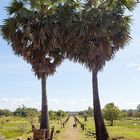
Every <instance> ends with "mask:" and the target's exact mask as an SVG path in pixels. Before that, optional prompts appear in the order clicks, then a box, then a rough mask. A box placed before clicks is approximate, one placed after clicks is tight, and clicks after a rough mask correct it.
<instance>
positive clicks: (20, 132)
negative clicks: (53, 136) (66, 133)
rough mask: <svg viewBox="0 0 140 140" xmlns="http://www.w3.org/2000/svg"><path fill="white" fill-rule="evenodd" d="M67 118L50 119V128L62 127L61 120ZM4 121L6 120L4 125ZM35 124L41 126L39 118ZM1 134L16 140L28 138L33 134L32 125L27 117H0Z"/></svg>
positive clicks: (10, 139)
mask: <svg viewBox="0 0 140 140" xmlns="http://www.w3.org/2000/svg"><path fill="white" fill-rule="evenodd" d="M65 119H66V118H63V119H61V120H52V121H50V128H52V127H53V126H54V127H55V131H56V130H57V129H58V130H59V129H60V127H61V122H62V121H64V120H65ZM2 122H4V124H3V126H2ZM35 126H36V128H39V122H38V118H36V119H35ZM29 132H30V133H29ZM0 136H4V137H5V138H6V140H15V139H17V138H23V139H27V138H28V137H29V136H32V133H31V125H30V123H29V121H28V119H26V118H19V117H3V118H0Z"/></svg>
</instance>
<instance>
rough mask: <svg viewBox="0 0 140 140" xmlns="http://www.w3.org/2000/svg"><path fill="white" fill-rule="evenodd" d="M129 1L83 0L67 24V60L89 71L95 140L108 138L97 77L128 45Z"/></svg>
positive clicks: (130, 1) (131, 0) (130, 3)
mask: <svg viewBox="0 0 140 140" xmlns="http://www.w3.org/2000/svg"><path fill="white" fill-rule="evenodd" d="M134 6H135V2H134V1H133V0H87V1H86V2H85V3H84V6H83V8H82V10H80V11H78V12H79V16H78V17H75V18H73V19H72V20H73V21H72V22H71V25H69V24H67V26H68V27H67V31H66V35H67V34H68V35H67V36H66V35H65V34H64V36H66V38H65V43H66V44H68V45H67V47H65V50H66V51H65V52H66V55H67V57H68V58H69V59H70V60H74V61H75V62H79V63H81V64H83V65H85V66H86V67H87V68H88V69H89V70H90V71H91V72H92V84H93V85H92V86H93V108H94V121H95V128H96V138H97V140H107V139H109V134H108V132H107V129H106V126H105V123H104V119H103V117H102V112H101V106H100V99H99V92H98V79H97V75H98V73H99V71H101V70H102V69H103V67H104V65H105V64H106V62H107V61H109V60H111V59H113V58H114V56H115V53H116V51H118V50H119V49H123V48H124V46H126V44H128V43H129V41H130V39H131V37H130V24H131V17H130V16H127V15H126V13H125V11H126V10H129V11H132V10H133V8H134Z"/></svg>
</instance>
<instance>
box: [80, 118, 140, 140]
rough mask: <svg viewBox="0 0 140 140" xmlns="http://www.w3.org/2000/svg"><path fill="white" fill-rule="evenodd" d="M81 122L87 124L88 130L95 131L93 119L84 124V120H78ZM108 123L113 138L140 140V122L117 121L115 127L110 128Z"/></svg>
mask: <svg viewBox="0 0 140 140" xmlns="http://www.w3.org/2000/svg"><path fill="white" fill-rule="evenodd" d="M78 119H79V120H80V121H81V122H83V123H85V125H86V129H87V130H90V131H91V130H94V131H95V128H94V121H93V119H92V118H88V121H87V122H84V119H83V118H80V117H79V118H78ZM108 124H109V123H108V122H106V126H107V129H108V132H109V134H110V136H111V137H117V136H123V137H124V138H126V139H131V140H140V120H139V121H138V120H121V121H115V122H114V126H109V125H108Z"/></svg>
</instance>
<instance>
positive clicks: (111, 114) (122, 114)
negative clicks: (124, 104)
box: [78, 103, 140, 126]
mask: <svg viewBox="0 0 140 140" xmlns="http://www.w3.org/2000/svg"><path fill="white" fill-rule="evenodd" d="M78 114H79V115H80V116H82V117H83V118H84V120H85V121H87V117H92V116H93V109H92V108H91V107H88V109H87V110H84V111H80V112H79V113H78ZM102 114H103V117H104V119H105V120H107V121H110V126H113V124H114V121H115V120H122V119H123V120H126V119H135V120H140V104H138V105H137V109H122V110H121V109H119V108H118V107H117V106H116V105H115V104H114V103H108V104H106V105H105V107H104V108H103V109H102Z"/></svg>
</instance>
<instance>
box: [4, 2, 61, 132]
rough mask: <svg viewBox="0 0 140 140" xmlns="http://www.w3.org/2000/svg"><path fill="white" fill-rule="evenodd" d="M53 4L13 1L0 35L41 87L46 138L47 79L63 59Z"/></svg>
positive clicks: (42, 121)
mask: <svg viewBox="0 0 140 140" xmlns="http://www.w3.org/2000/svg"><path fill="white" fill-rule="evenodd" d="M56 2H57V1H55V0H54V1H52V0H38V1H34V0H13V1H12V2H11V4H10V5H9V6H8V7H7V13H8V15H9V17H8V18H7V19H5V20H4V23H3V25H2V26H1V33H2V36H3V38H4V39H5V40H7V41H8V43H9V44H10V46H11V47H12V49H13V51H14V53H15V54H16V55H18V56H21V57H22V58H23V59H24V60H26V61H27V62H28V63H30V64H31V65H32V70H33V71H34V73H35V75H36V76H37V77H38V79H41V85H42V109H41V110H42V112H41V123H40V129H47V130H48V135H49V116H48V101H47V94H46V79H47V77H48V76H49V75H53V74H54V72H55V71H56V67H57V66H58V65H60V63H61V62H62V59H63V56H62V55H61V49H60V48H59V45H58V44H57V40H58V39H57V37H58V35H57V36H56V35H55V34H56V32H57V31H58V27H57V24H55V19H54V16H53V14H55V9H56V5H57V4H56Z"/></svg>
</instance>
